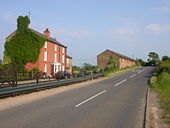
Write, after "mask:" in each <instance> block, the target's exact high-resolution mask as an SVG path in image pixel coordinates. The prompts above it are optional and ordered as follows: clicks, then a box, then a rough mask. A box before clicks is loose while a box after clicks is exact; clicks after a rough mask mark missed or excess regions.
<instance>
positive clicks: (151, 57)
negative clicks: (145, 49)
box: [148, 52, 160, 65]
mask: <svg viewBox="0 0 170 128" xmlns="http://www.w3.org/2000/svg"><path fill="white" fill-rule="evenodd" d="M148 56H149V59H148V61H149V63H150V65H156V64H157V63H159V62H160V60H159V55H158V54H157V53H156V52H150V53H149V55H148Z"/></svg>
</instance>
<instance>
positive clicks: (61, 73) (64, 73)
mask: <svg viewBox="0 0 170 128" xmlns="http://www.w3.org/2000/svg"><path fill="white" fill-rule="evenodd" d="M71 76H72V75H71V74H70V73H69V72H67V71H59V72H57V73H56V74H55V78H56V79H69V78H71Z"/></svg>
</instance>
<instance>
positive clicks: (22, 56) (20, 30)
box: [4, 16, 46, 66]
mask: <svg viewBox="0 0 170 128" xmlns="http://www.w3.org/2000/svg"><path fill="white" fill-rule="evenodd" d="M29 24H30V20H29V18H28V16H25V17H23V16H19V17H18V19H17V30H16V33H15V34H14V35H13V36H12V37H11V38H9V39H7V40H6V42H5V52H4V59H5V58H6V59H7V60H8V61H9V59H10V61H11V62H12V63H14V64H17V65H18V66H23V65H24V64H26V63H27V62H36V61H37V59H38V57H39V54H40V49H41V48H42V47H43V45H44V43H45V40H46V39H45V38H43V37H40V36H39V35H37V34H36V33H34V32H32V31H31V30H30V29H29V28H28V25H29ZM6 59H5V61H6Z"/></svg>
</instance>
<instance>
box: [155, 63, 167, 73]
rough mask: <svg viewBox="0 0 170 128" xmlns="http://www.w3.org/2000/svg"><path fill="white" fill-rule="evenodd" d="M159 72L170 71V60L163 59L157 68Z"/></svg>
mask: <svg viewBox="0 0 170 128" xmlns="http://www.w3.org/2000/svg"><path fill="white" fill-rule="evenodd" d="M157 72H158V73H159V74H160V73H162V72H167V73H170V61H162V62H161V64H160V65H159V66H158V68H157Z"/></svg>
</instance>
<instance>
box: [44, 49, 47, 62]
mask: <svg viewBox="0 0 170 128" xmlns="http://www.w3.org/2000/svg"><path fill="white" fill-rule="evenodd" d="M44 61H47V51H45V52H44Z"/></svg>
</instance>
